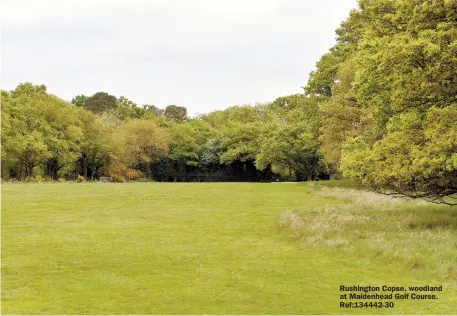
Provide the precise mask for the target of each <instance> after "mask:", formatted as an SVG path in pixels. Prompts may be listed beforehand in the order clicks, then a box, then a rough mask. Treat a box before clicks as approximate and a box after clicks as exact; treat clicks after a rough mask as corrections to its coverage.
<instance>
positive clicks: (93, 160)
mask: <svg viewBox="0 0 457 316" xmlns="http://www.w3.org/2000/svg"><path fill="white" fill-rule="evenodd" d="M79 115H80V119H81V122H82V131H83V139H82V142H81V156H80V159H79V165H80V168H81V173H82V176H84V178H88V177H90V179H91V180H94V178H95V177H96V175H97V173H98V172H99V171H100V169H102V168H108V167H109V166H110V165H111V164H112V163H113V162H115V161H116V160H117V159H118V158H119V155H120V149H119V147H117V145H118V144H117V143H116V142H115V140H114V138H113V136H114V129H115V125H114V124H109V123H107V122H106V120H104V119H103V118H100V117H97V116H95V115H94V114H92V113H91V112H88V111H81V112H80V113H79Z"/></svg>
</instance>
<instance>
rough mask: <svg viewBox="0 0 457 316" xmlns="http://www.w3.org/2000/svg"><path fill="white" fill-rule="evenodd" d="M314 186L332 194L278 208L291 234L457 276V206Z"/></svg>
mask: <svg viewBox="0 0 457 316" xmlns="http://www.w3.org/2000/svg"><path fill="white" fill-rule="evenodd" d="M312 190H313V191H314V193H315V194H317V195H320V196H324V197H328V198H329V199H331V200H329V204H327V205H324V206H322V207H319V208H313V209H300V210H288V211H284V212H282V213H281V214H279V216H278V218H277V226H278V228H279V230H280V231H282V232H283V233H284V234H285V235H286V236H287V237H288V238H292V239H294V240H297V241H299V242H303V243H306V245H307V246H308V247H327V248H329V249H330V250H331V251H336V252H343V253H347V254H351V255H359V256H363V257H365V258H368V259H370V260H378V259H379V260H382V261H383V262H385V263H386V264H389V263H392V264H396V263H399V262H401V263H404V264H406V265H407V266H409V267H410V268H412V269H430V270H433V271H436V273H439V274H441V275H445V276H446V277H449V278H453V279H457V208H451V207H447V206H439V205H433V204H430V203H427V202H425V201H420V200H411V199H404V198H392V197H389V196H385V195H380V194H376V193H373V192H366V191H362V190H357V189H350V188H349V189H348V188H326V187H313V189H312Z"/></svg>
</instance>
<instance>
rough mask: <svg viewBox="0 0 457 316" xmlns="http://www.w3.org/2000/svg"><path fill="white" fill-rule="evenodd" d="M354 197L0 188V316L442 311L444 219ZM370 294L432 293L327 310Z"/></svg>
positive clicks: (453, 241)
mask: <svg viewBox="0 0 457 316" xmlns="http://www.w3.org/2000/svg"><path fill="white" fill-rule="evenodd" d="M364 194H365V193H362V192H359V191H355V190H353V189H338V188H336V187H332V188H325V187H322V186H313V185H302V184H299V185H296V184H290V183H272V184H248V183H244V184H241V183H217V184H209V183H201V184H200V183H199V184H197V183H193V184H189V183H131V184H98V183H91V184H11V185H3V186H2V313H3V314H64V313H65V314H310V313H312V314H334V313H341V314H355V313H359V314H360V313H368V314H405V313H409V314H435V313H442V314H444V313H447V314H451V313H455V311H456V306H457V272H456V262H457V232H456V230H457V220H456V218H457V216H456V211H455V210H453V209H451V208H443V207H435V206H430V205H427V204H421V203H415V202H410V201H406V202H403V201H400V202H398V201H399V200H396V201H391V200H390V199H387V198H385V199H384V198H380V197H377V196H375V195H366V194H365V195H364ZM359 197H360V198H359ZM383 284H387V285H403V286H412V285H420V286H422V285H427V284H428V285H443V288H444V291H443V292H442V293H439V300H436V301H417V300H416V301H414V300H406V301H401V300H398V301H395V304H396V305H395V307H394V308H393V309H370V308H368V309H350V310H349V309H340V307H339V301H340V299H339V295H340V292H339V286H340V285H383Z"/></svg>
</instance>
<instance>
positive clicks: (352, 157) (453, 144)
mask: <svg viewBox="0 0 457 316" xmlns="http://www.w3.org/2000/svg"><path fill="white" fill-rule="evenodd" d="M456 123H457V105H453V106H450V107H446V108H443V109H440V108H436V107H433V108H430V109H429V110H428V111H427V113H426V115H425V118H422V115H421V114H420V113H419V112H418V111H411V112H407V113H403V114H400V115H399V116H395V117H393V118H392V119H391V120H390V121H389V124H388V126H387V133H386V135H385V136H384V137H383V138H382V139H381V140H378V141H376V142H375V143H374V145H372V146H370V145H369V144H367V143H366V142H365V141H364V140H363V138H361V137H355V138H352V139H350V140H349V141H348V142H347V143H346V144H345V146H344V148H343V158H342V169H343V170H344V175H345V176H347V177H350V178H353V179H356V180H357V181H359V182H360V183H363V184H364V185H366V186H367V187H369V188H371V189H373V190H375V191H378V192H381V193H385V194H394V195H406V196H409V197H412V198H424V199H427V200H430V201H432V202H436V203H442V204H449V205H457V197H456V196H455V195H456V194H457V124H456Z"/></svg>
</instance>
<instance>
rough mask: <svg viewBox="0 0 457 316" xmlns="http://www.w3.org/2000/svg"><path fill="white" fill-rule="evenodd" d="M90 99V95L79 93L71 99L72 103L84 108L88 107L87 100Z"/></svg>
mask: <svg viewBox="0 0 457 316" xmlns="http://www.w3.org/2000/svg"><path fill="white" fill-rule="evenodd" d="M88 100H89V97H88V96H85V95H84V94H81V95H77V96H76V97H74V98H73V99H72V100H71V103H72V104H73V105H76V106H78V107H81V108H83V109H87V101H88Z"/></svg>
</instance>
